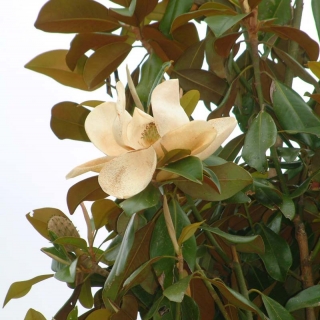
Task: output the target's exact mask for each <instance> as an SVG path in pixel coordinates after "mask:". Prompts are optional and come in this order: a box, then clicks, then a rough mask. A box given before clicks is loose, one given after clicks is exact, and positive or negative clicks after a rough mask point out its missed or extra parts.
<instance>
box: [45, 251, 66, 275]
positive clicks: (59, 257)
mask: <svg viewBox="0 0 320 320" xmlns="http://www.w3.org/2000/svg"><path fill="white" fill-rule="evenodd" d="M41 251H42V252H43V253H44V254H46V255H47V256H49V257H50V258H52V259H53V260H55V261H57V262H59V263H62V264H65V265H70V262H69V260H70V259H69V257H68V256H67V254H66V253H65V250H59V248H56V247H50V248H41ZM53 271H55V270H53Z"/></svg>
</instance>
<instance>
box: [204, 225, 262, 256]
mask: <svg viewBox="0 0 320 320" xmlns="http://www.w3.org/2000/svg"><path fill="white" fill-rule="evenodd" d="M200 228H201V229H203V230H207V231H210V232H212V233H213V234H216V235H217V236H219V237H220V238H222V239H223V240H224V241H225V242H226V243H227V244H229V245H234V246H235V247H236V249H237V251H239V252H247V253H261V254H262V253H264V252H265V246H264V243H263V240H262V237H261V236H237V235H233V234H229V233H226V232H224V231H221V230H220V229H219V228H212V227H207V226H201V227H200Z"/></svg>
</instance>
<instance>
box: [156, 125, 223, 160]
mask: <svg viewBox="0 0 320 320" xmlns="http://www.w3.org/2000/svg"><path fill="white" fill-rule="evenodd" d="M216 135H217V133H216V130H215V129H214V128H213V126H212V125H211V124H210V123H209V122H207V121H201V120H195V121H191V122H188V123H187V124H185V125H183V126H182V127H180V128H178V129H175V130H172V131H170V132H168V133H167V134H166V135H164V136H163V137H162V138H161V139H160V140H158V141H157V142H156V143H155V144H154V145H153V147H154V149H155V150H156V153H157V156H158V159H161V158H163V156H164V150H163V148H164V149H165V150H166V151H170V150H175V149H185V150H190V151H191V155H196V154H198V153H200V152H201V151H203V150H205V149H206V148H207V147H208V146H209V145H210V144H211V143H212V141H213V140H214V139H215V137H216Z"/></svg>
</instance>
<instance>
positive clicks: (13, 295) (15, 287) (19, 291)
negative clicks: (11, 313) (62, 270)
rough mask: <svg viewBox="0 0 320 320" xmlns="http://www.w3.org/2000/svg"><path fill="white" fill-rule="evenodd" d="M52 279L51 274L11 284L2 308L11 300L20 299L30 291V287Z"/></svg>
mask: <svg viewBox="0 0 320 320" xmlns="http://www.w3.org/2000/svg"><path fill="white" fill-rule="evenodd" d="M51 277H53V274H45V275H42V276H37V277H35V278H32V279H30V280H25V281H19V282H15V283H13V284H12V285H11V286H10V288H9V290H8V292H7V295H6V297H5V298H4V302H3V306H2V307H4V306H5V305H6V304H7V303H8V302H9V301H10V300H11V299H18V298H21V297H23V296H25V295H26V294H27V293H28V292H29V291H30V290H31V287H32V286H33V285H34V284H36V283H38V282H40V281H43V280H46V279H48V278H51Z"/></svg>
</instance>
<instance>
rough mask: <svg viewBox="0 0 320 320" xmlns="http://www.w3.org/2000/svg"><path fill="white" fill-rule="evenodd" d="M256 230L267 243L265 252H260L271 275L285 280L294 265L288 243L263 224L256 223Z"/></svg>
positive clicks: (278, 279) (265, 243) (276, 278)
mask: <svg viewBox="0 0 320 320" xmlns="http://www.w3.org/2000/svg"><path fill="white" fill-rule="evenodd" d="M255 231H256V233H257V234H260V235H261V237H262V239H263V242H264V245H265V253H264V254H259V256H260V258H261V259H262V261H263V263H264V266H265V267H266V269H267V271H268V273H269V275H270V276H271V277H272V278H273V279H275V280H277V281H281V282H284V281H285V279H286V277H287V273H288V271H289V269H290V267H291V265H292V255H291V251H290V247H289V245H288V243H287V242H286V241H285V240H284V239H283V238H281V237H280V236H279V235H277V234H276V233H274V232H273V231H272V230H271V229H269V228H266V227H264V226H263V225H262V224H256V225H255Z"/></svg>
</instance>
